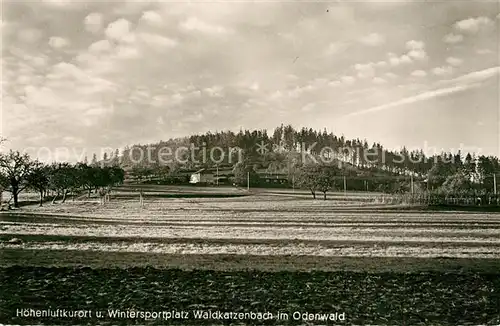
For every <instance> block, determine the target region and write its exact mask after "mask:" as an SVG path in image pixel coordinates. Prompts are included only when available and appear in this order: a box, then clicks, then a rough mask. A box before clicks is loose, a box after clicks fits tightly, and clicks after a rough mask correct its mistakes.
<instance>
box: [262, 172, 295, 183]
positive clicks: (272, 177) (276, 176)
mask: <svg viewBox="0 0 500 326" xmlns="http://www.w3.org/2000/svg"><path fill="white" fill-rule="evenodd" d="M257 174H258V175H259V178H260V180H261V184H262V185H269V186H271V185H274V186H276V185H283V186H284V185H288V183H289V179H288V174H286V173H272V174H269V173H257Z"/></svg>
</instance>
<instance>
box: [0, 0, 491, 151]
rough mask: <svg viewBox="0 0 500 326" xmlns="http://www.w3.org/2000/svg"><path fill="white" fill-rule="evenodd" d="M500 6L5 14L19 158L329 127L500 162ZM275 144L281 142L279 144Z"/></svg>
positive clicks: (9, 99)
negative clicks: (284, 126)
mask: <svg viewBox="0 0 500 326" xmlns="http://www.w3.org/2000/svg"><path fill="white" fill-rule="evenodd" d="M499 13H500V4H499V2H484V1H482V2H472V1H470V2H467V1H448V2H446V1H441V2H429V1H427V2H423V1H418V2H412V1H403V0H402V1H388V2H378V1H363V2H354V3H353V2H350V3H347V2H342V1H337V2H308V3H305V2H292V1H279V2H278V1H262V2H237V3H235V2H228V1H227V2H223V1H218V2H210V1H205V2H195V1H192V2H191V3H182V2H169V1H162V2H156V3H155V2H145V1H141V2H130V3H126V2H108V3H103V2H86V3H85V2H82V1H78V2H61V1H57V0H51V1H38V2H34V1H30V2H25V3H13V2H12V3H5V2H4V3H3V13H2V16H3V19H2V25H1V26H2V34H3V42H2V43H3V44H2V69H3V74H2V104H3V105H2V117H1V118H2V120H1V121H2V131H1V133H2V135H3V136H5V137H7V138H8V139H9V143H8V146H9V147H14V148H18V149H22V148H26V147H42V146H43V147H48V148H56V147H63V146H66V147H69V148H75V149H77V150H78V149H82V148H85V149H87V150H88V151H95V150H96V149H97V148H99V147H113V148H114V147H122V146H124V145H126V144H133V143H145V142H157V141H159V140H162V139H168V138H171V137H177V136H184V135H190V134H192V133H197V132H206V131H208V130H211V131H215V130H226V129H231V130H234V131H238V129H239V128H240V127H243V128H250V129H254V128H268V129H269V128H273V127H275V126H277V125H279V124H280V123H291V124H292V125H294V126H296V127H299V128H300V127H302V126H307V127H313V128H321V129H323V128H327V129H328V130H329V131H333V132H334V133H336V134H339V135H340V134H344V135H346V136H347V137H349V138H351V137H359V138H365V137H366V138H367V139H368V140H369V141H371V142H372V141H379V142H381V143H382V144H383V145H385V146H387V147H390V148H394V147H400V146H402V145H407V146H409V147H426V146H427V147H435V148H439V149H441V148H444V149H446V150H450V149H455V148H458V147H459V146H460V144H463V145H464V146H466V147H471V148H482V152H483V153H488V154H495V155H498V154H499V144H500V141H499V113H498V112H499V76H500V57H499V43H500V37H499V36H500V31H499V25H500V16H499ZM271 132H272V131H271Z"/></svg>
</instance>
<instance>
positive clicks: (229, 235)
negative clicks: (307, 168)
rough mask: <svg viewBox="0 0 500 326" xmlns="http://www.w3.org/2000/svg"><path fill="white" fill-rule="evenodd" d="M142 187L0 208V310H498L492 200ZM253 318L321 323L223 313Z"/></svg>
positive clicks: (362, 313)
mask: <svg viewBox="0 0 500 326" xmlns="http://www.w3.org/2000/svg"><path fill="white" fill-rule="evenodd" d="M144 190H145V192H146V196H145V198H146V199H145V205H144V207H141V206H140V205H139V200H138V197H137V193H136V191H135V189H134V188H133V187H128V188H127V187H123V188H120V189H119V190H118V191H116V192H115V193H113V195H112V198H111V202H109V203H106V204H105V205H100V204H99V201H98V199H96V198H86V197H84V196H83V197H81V198H77V199H76V200H75V201H72V200H69V201H67V202H66V203H64V204H56V205H51V204H50V203H46V204H45V205H44V207H38V206H37V205H28V206H24V207H22V209H20V210H16V211H13V212H8V213H2V214H0V250H1V251H0V255H1V257H2V259H1V261H0V265H1V267H0V284H1V289H2V292H3V293H6V294H7V295H6V296H5V298H10V299H8V300H3V301H0V322H4V321H8V322H15V323H30V322H31V323H33V322H35V321H36V322H37V323H40V322H43V323H48V324H75V320H74V319H66V320H65V319H60V318H59V319H50V318H48V319H43V320H40V319H29V318H28V319H26V318H20V317H19V318H16V317H15V309H17V308H24V307H26V308H33V309H46V308H47V307H54V308H56V307H58V308H64V309H90V310H93V311H97V310H99V311H101V310H102V311H104V310H107V309H108V308H109V309H111V308H113V309H122V310H127V309H128V310H130V309H135V310H172V309H174V310H189V311H192V310H193V309H212V310H224V311H234V312H250V311H259V312H265V311H273V312H277V311H282V312H286V313H288V314H289V315H290V316H292V314H293V312H294V311H302V312H312V313H315V312H324V313H326V312H338V313H342V312H345V313H346V315H347V320H346V321H338V323H340V324H346V323H347V324H367V323H372V324H406V325H417V324H422V325H423V324H427V325H455V324H470V325H477V324H484V325H486V324H488V325H494V324H498V323H500V283H499V280H500V273H499V271H500V214H498V213H486V212H460V211H439V212H433V211H424V210H419V209H418V208H416V207H414V208H412V207H400V206H391V205H384V204H382V203H380V202H377V200H375V199H374V198H375V197H376V196H378V195H373V194H367V193H349V194H343V193H335V194H331V196H329V198H330V200H327V201H323V200H322V199H318V200H312V199H310V198H309V197H310V195H309V194H307V192H303V191H296V192H292V191H289V190H285V191H283V190H266V191H254V192H251V193H250V194H249V193H247V192H246V191H244V190H238V189H234V188H227V189H226V190H224V191H221V189H218V188H194V187H172V188H171V189H170V188H169V187H164V186H146V187H145V188H144ZM170 190H171V191H170ZM189 190H190V191H191V192H189ZM174 195H175V196H174ZM370 196H371V197H370ZM14 238H15V239H16V240H15V241H12V239H14ZM84 267H87V268H84ZM88 267H90V268H92V269H90V268H88ZM67 288H74V289H76V291H72V293H71V294H70V293H69V292H68V291H64V289H67ZM222 289H226V290H227V291H226V290H222ZM61 298H63V299H61ZM35 302H37V303H36V304H35ZM61 302H65V304H64V307H63V305H61ZM96 322H97V321H96V320H95V319H82V320H79V321H78V323H81V324H89V325H90V324H95V323H96ZM169 322H172V323H178V324H181V323H183V324H211V325H212V324H229V321H227V320H226V321H224V322H221V321H218V320H209V321H207V320H195V319H190V320H189V322H186V321H185V320H170V321H169ZM100 323H105V324H106V323H107V324H116V323H122V324H144V323H146V324H165V320H158V319H156V320H147V321H145V320H143V319H142V320H141V319H133V320H131V319H123V318H122V319H110V318H107V319H103V320H101V321H100ZM266 323H267V324H273V325H282V324H302V325H313V324H314V325H316V324H322V323H321V322H318V321H316V322H311V321H305V320H297V321H294V320H288V321H283V320H281V321H278V320H276V319H274V320H270V321H267V322H263V321H255V320H245V321H243V322H242V323H241V322H238V321H235V320H233V321H232V324H237V325H241V324H266Z"/></svg>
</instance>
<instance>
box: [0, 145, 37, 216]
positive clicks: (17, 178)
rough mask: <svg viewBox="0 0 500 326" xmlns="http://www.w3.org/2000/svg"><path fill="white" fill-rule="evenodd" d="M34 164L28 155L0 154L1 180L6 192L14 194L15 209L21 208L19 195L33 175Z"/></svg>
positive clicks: (13, 152)
mask: <svg viewBox="0 0 500 326" xmlns="http://www.w3.org/2000/svg"><path fill="white" fill-rule="evenodd" d="M33 167H34V162H33V161H31V160H30V157H29V155H28V154H26V153H24V154H22V153H20V152H19V151H13V150H10V151H9V153H8V154H3V153H0V174H2V175H3V176H2V177H1V178H0V179H1V180H3V183H4V186H7V187H6V191H8V192H11V193H12V197H13V199H14V207H16V208H17V207H19V193H20V192H21V191H23V190H24V189H25V188H26V187H27V186H28V183H27V182H26V178H27V177H28V175H29V174H30V173H31V171H32V169H33Z"/></svg>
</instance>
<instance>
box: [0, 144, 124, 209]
mask: <svg viewBox="0 0 500 326" xmlns="http://www.w3.org/2000/svg"><path fill="white" fill-rule="evenodd" d="M124 176H125V172H124V170H123V169H122V168H120V167H119V166H117V165H112V166H104V165H98V164H93V165H90V166H89V165H87V164H86V163H77V164H69V163H52V164H43V163H41V162H38V161H36V160H32V159H31V158H30V157H29V155H28V154H23V153H20V152H18V151H12V150H11V151H10V152H8V153H1V154H0V185H1V186H2V187H3V189H4V191H8V192H10V193H11V194H12V199H13V201H14V207H19V194H20V193H21V192H22V191H24V190H32V191H36V192H38V193H39V195H40V206H41V205H42V204H43V202H44V201H45V200H46V199H47V198H48V196H49V195H52V196H53V197H52V203H55V201H56V200H57V199H58V198H60V199H61V201H62V202H65V201H66V198H67V196H68V195H69V194H73V195H77V194H80V193H83V192H87V194H88V196H89V197H90V195H91V192H92V191H95V192H98V191H99V190H102V189H108V188H109V187H111V186H115V185H119V184H121V183H123V180H124Z"/></svg>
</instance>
